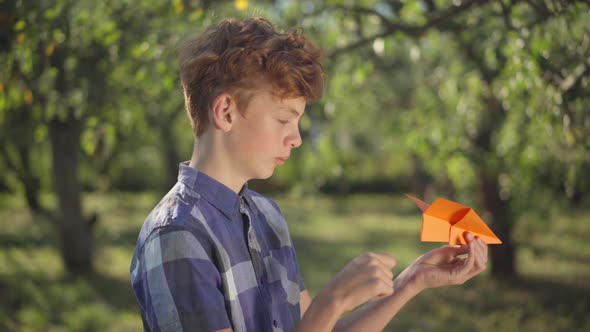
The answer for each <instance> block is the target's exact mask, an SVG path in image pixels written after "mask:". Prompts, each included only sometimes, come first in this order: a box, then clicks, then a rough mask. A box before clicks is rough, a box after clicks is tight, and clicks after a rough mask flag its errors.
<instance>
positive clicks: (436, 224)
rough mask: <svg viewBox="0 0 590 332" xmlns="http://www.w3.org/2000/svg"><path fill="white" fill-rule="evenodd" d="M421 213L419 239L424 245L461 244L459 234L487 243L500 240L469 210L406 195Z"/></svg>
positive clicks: (455, 204)
mask: <svg viewBox="0 0 590 332" xmlns="http://www.w3.org/2000/svg"><path fill="white" fill-rule="evenodd" d="M406 196H408V197H409V198H410V199H411V200H412V201H414V203H415V204H416V205H417V206H418V207H419V208H420V209H421V210H422V212H423V213H422V229H421V232H420V240H422V241H425V242H447V241H448V242H449V244H465V239H463V233H464V232H465V231H469V232H470V233H472V234H473V235H474V236H477V237H479V238H481V239H482V240H483V241H484V242H485V243H487V244H499V243H502V241H501V240H500V239H499V238H498V237H497V236H496V234H494V232H492V231H491V230H490V229H489V228H488V226H487V225H486V224H485V223H484V221H483V220H481V218H480V217H479V216H478V215H477V213H476V212H475V211H474V210H473V209H471V208H470V207H468V206H466V205H463V204H460V203H457V202H453V201H450V200H447V199H444V198H439V199H437V200H436V201H434V203H432V204H431V205H429V204H428V203H426V202H424V201H422V200H420V199H418V198H416V197H414V196H411V195H408V194H406Z"/></svg>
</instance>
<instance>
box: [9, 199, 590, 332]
mask: <svg viewBox="0 0 590 332" xmlns="http://www.w3.org/2000/svg"><path fill="white" fill-rule="evenodd" d="M45 198H49V197H45ZM85 198H86V202H87V205H88V207H89V208H90V209H94V210H98V211H101V212H102V213H103V217H102V221H101V222H100V223H99V224H97V226H96V227H97V229H96V232H95V239H96V241H97V247H96V256H97V260H96V267H97V272H96V273H95V274H93V275H90V276H81V277H74V276H71V275H69V274H68V273H67V272H66V271H65V269H64V266H63V263H62V261H61V260H60V257H59V255H60V254H59V242H58V239H57V237H55V236H52V235H51V234H52V233H51V232H49V227H50V226H49V225H48V224H39V223H38V222H37V220H35V219H34V218H31V216H30V215H29V214H28V213H27V212H26V208H25V203H24V201H23V200H22V199H19V198H18V197H15V196H10V195H1V196H0V227H1V228H2V229H3V232H2V233H1V234H0V260H2V262H4V264H2V266H0V291H1V292H0V294H2V296H1V297H0V330H2V331H9V332H11V331H136V330H140V329H141V318H140V316H139V313H138V309H137V304H136V301H135V298H134V295H133V292H132V290H131V285H130V283H129V276H128V275H129V263H130V260H131V255H132V253H133V248H134V246H135V242H136V239H137V235H138V233H139V229H140V227H141V223H142V222H143V220H144V219H145V217H146V215H147V212H148V211H149V210H150V209H151V208H152V207H153V206H154V204H156V203H157V201H158V200H159V199H160V196H159V194H151V193H142V194H126V193H110V194H107V195H102V194H92V195H87V196H86V197H85ZM274 198H275V199H276V200H277V202H278V203H279V205H280V206H281V208H282V209H283V212H284V213H285V214H286V217H287V220H288V222H289V226H290V230H291V235H292V238H293V240H294V242H295V246H296V250H297V257H298V260H299V263H300V269H301V272H302V274H303V278H304V281H305V284H306V287H307V288H308V289H309V291H310V292H311V294H312V295H314V294H317V292H318V291H319V289H320V288H322V287H323V286H325V285H326V283H327V282H328V281H329V280H330V279H331V278H332V277H333V276H334V274H335V273H337V272H338V271H339V270H340V269H341V268H342V267H343V266H344V265H345V264H346V263H347V262H348V261H349V260H350V259H351V258H352V257H354V256H356V255H358V254H360V253H362V252H365V251H377V252H390V253H392V254H393V255H394V256H395V257H396V259H397V262H398V263H397V266H396V267H395V269H394V272H395V273H396V274H398V273H399V272H400V271H401V269H403V268H404V267H405V266H407V265H408V264H409V263H410V262H411V261H412V260H413V259H415V258H416V257H417V256H418V255H420V254H421V253H423V252H425V251H427V250H429V249H431V248H434V247H437V246H438V245H439V244H436V243H421V242H419V231H420V214H419V210H418V209H416V207H415V206H413V205H412V202H411V201H409V200H408V199H407V198H405V196H402V195H395V196H390V195H364V196H363V195H355V196H340V197H337V198H334V197H328V196H320V197H314V198H311V197H308V198H303V199H298V198H294V197H292V196H277V197H274ZM540 203H541V204H549V203H551V205H552V206H553V208H552V210H551V212H550V213H549V214H547V215H545V216H541V215H539V214H538V213H537V212H536V211H529V212H528V213H526V214H524V215H523V216H522V218H521V220H520V222H519V223H518V225H519V226H518V227H517V228H516V229H515V237H516V238H517V239H518V240H519V242H520V243H522V247H521V249H519V251H518V256H519V257H520V258H521V259H520V266H519V269H520V270H521V271H522V272H523V273H522V274H523V279H522V280H515V281H511V282H507V283H502V282H496V281H493V280H492V279H490V278H489V276H487V275H484V276H480V277H477V278H476V279H474V280H472V281H470V282H468V283H467V284H465V285H462V286H456V287H447V288H441V289H436V290H429V291H426V292H424V293H422V294H420V295H419V296H418V297H416V298H415V299H413V300H412V301H411V302H410V303H409V304H408V305H407V306H406V307H405V308H404V309H403V310H402V311H401V312H400V313H399V314H398V315H397V317H396V318H395V319H394V321H393V322H392V323H391V324H390V326H389V327H388V328H387V330H386V331H399V330H415V331H447V330H448V329H449V326H452V327H453V329H454V330H456V331H492V330H501V331H539V330H544V331H575V330H586V329H587V328H588V327H590V320H589V319H588V316H587V312H588V309H589V306H590V302H588V301H589V299H590V296H589V295H590V289H589V288H588V283H587V282H586V281H587V279H588V277H590V264H589V263H588V262H590V247H589V244H588V241H586V238H587V237H588V235H589V234H590V228H589V225H588V224H587V223H582V222H580V220H588V218H589V217H590V211H589V210H588V209H570V208H569V207H568V206H567V205H561V204H558V203H556V202H554V201H551V196H549V195H548V196H545V199H544V200H543V201H541V202H540ZM48 204H49V205H51V204H52V203H51V202H48ZM541 217H544V218H549V219H551V220H553V222H552V223H551V224H547V225H545V226H539V225H538V223H537V220H538V218H541ZM48 234H49V235H48Z"/></svg>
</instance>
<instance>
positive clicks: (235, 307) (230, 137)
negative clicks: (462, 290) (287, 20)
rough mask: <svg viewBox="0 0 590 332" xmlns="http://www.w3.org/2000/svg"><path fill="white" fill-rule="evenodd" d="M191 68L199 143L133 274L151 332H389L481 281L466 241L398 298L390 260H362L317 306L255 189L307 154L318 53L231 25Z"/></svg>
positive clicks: (198, 46) (270, 208) (405, 275)
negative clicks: (428, 294)
mask: <svg viewBox="0 0 590 332" xmlns="http://www.w3.org/2000/svg"><path fill="white" fill-rule="evenodd" d="M180 62H181V65H180V74H181V82H182V87H183V91H184V95H185V102H186V109H187V111H188V114H189V116H190V119H191V123H192V127H193V131H194V135H195V137H196V140H195V145H194V150H193V155H192V158H191V160H190V163H182V164H181V165H180V171H179V175H178V182H177V184H176V185H175V186H174V187H173V188H172V189H171V191H170V192H169V193H168V194H167V195H166V196H164V198H163V199H162V200H161V201H160V203H159V204H158V205H157V206H156V207H155V208H154V209H153V210H152V212H151V213H150V214H149V216H148V217H147V219H146V221H145V223H144V225H143V227H142V229H141V232H140V234H139V239H138V242H137V247H136V250H135V253H134V256H133V260H132V263H131V281H132V285H133V290H134V291H135V295H136V297H137V300H138V303H139V307H140V311H141V317H142V320H143V325H144V329H145V330H146V331H215V330H222V331H232V330H233V331H293V330H297V331H332V330H334V329H336V330H351V331H379V330H381V329H383V328H384V327H385V325H386V324H387V323H388V322H389V321H390V320H391V319H392V318H393V317H394V316H395V314H396V313H397V312H398V311H399V310H400V309H401V307H402V306H403V305H404V304H405V303H406V302H407V301H409V300H410V299H411V298H412V297H414V296H415V295H417V294H418V293H419V292H421V291H422V290H423V289H426V288H432V287H439V286H445V285H451V284H462V283H463V282H465V281H466V280H468V279H470V278H471V277H473V276H475V275H477V274H479V273H480V272H481V271H483V270H484V268H485V264H486V260H487V247H486V245H485V244H484V243H483V242H482V241H481V240H479V239H474V238H473V236H471V235H470V234H466V235H465V238H466V240H467V243H468V244H467V245H464V246H459V247H454V246H445V247H442V248H439V249H435V250H433V251H430V252H428V253H427V254H425V255H423V256H421V257H420V258H418V259H417V260H416V261H415V262H414V263H412V264H411V265H410V266H409V267H408V268H406V269H405V270H404V271H403V272H402V273H401V274H400V275H399V276H397V277H396V278H395V286H394V281H393V277H394V276H393V274H392V272H391V269H392V268H393V267H394V265H395V259H394V258H393V257H392V256H391V255H389V254H384V253H366V254H363V255H360V256H359V257H357V258H355V259H353V260H352V261H351V262H350V263H349V264H348V265H346V266H345V267H344V269H343V270H342V271H341V272H339V273H338V274H337V275H336V276H335V277H334V279H333V280H332V281H330V283H329V284H328V285H327V286H326V287H325V288H324V289H322V290H321V291H320V292H319V294H318V295H317V296H316V297H315V298H314V299H313V300H312V299H311V297H310V295H309V294H308V292H307V290H306V289H305V286H304V283H303V280H301V276H300V273H299V268H298V264H297V259H296V256H295V250H294V248H293V245H292V243H291V238H290V236H289V232H288V228H287V223H286V221H285V218H284V216H283V214H282V213H281V211H280V210H279V208H278V206H277V205H276V203H275V202H274V201H272V200H270V199H268V198H266V197H264V196H261V195H260V194H258V193H256V192H254V191H252V190H250V189H249V188H248V187H247V181H248V180H250V179H265V178H268V177H270V176H271V175H272V174H273V172H274V169H275V167H277V166H280V165H282V164H284V163H285V162H286V161H287V159H288V158H289V155H290V153H291V150H292V149H294V148H297V147H298V146H299V145H300V144H301V136H300V134H299V129H298V122H299V119H300V118H301V116H303V113H304V109H305V105H306V103H308V102H311V101H314V100H317V99H318V98H319V97H320V95H321V92H322V89H323V80H324V76H323V75H324V74H323V69H322V66H321V64H320V53H319V51H318V49H317V48H316V47H315V46H313V45H312V44H311V43H310V42H309V41H308V40H306V39H305V37H304V36H303V35H302V34H301V33H300V32H297V31H291V32H287V33H280V32H277V31H275V29H274V28H273V26H272V25H271V23H270V22H268V21H266V20H265V19H261V18H252V19H247V20H243V21H240V20H234V19H226V20H222V21H221V22H219V23H218V24H216V25H214V26H212V27H210V28H209V29H208V30H207V31H206V32H205V33H204V34H203V35H201V36H200V37H198V38H196V39H195V40H192V41H191V42H189V43H188V44H187V45H186V47H185V48H184V49H183V50H182V52H181V54H180ZM463 254H467V258H460V257H458V256H459V255H463ZM364 303H366V304H365V305H364V306H360V305H361V304H364ZM359 306H360V307H359ZM349 311H351V312H350V313H349V314H348V315H346V316H345V317H344V318H340V317H341V316H342V314H343V313H345V312H349Z"/></svg>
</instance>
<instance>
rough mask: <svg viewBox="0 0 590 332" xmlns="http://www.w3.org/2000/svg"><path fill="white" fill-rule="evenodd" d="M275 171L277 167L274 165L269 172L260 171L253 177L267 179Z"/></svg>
mask: <svg viewBox="0 0 590 332" xmlns="http://www.w3.org/2000/svg"><path fill="white" fill-rule="evenodd" d="M274 172H275V169H274V167H273V168H272V169H271V170H269V171H267V172H260V173H258V174H256V176H254V177H253V178H252V179H254V180H266V179H269V178H270V177H271V176H272V175H273V174H274Z"/></svg>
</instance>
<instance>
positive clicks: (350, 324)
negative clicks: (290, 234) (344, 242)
mask: <svg viewBox="0 0 590 332" xmlns="http://www.w3.org/2000/svg"><path fill="white" fill-rule="evenodd" d="M465 239H466V240H467V242H468V245H464V246H460V247H454V246H444V247H441V248H438V249H435V250H432V251H430V252H428V253H426V254H424V255H423V256H421V257H419V258H418V259H416V261H414V262H413V263H412V264H411V265H410V266H409V267H408V268H406V269H405V270H404V271H403V272H402V273H401V274H400V275H399V276H398V277H397V278H396V279H395V287H393V286H392V287H391V288H392V289H391V291H392V292H393V294H391V293H390V294H389V295H386V296H385V297H383V296H381V298H379V295H377V296H373V297H372V298H369V299H368V300H372V301H370V302H369V303H367V304H366V305H364V306H362V307H359V308H357V309H356V310H354V311H353V312H351V313H349V314H348V315H346V316H345V317H344V318H342V319H340V320H338V318H339V317H340V316H341V314H342V313H344V312H346V311H347V310H343V307H342V305H341V303H342V302H345V301H343V299H342V298H338V297H333V296H332V297H331V296H330V295H329V294H341V293H342V292H341V291H338V290H337V289H336V290H335V289H333V288H334V286H336V287H338V285H337V284H336V285H334V283H333V282H332V283H330V284H329V285H328V286H327V287H326V289H324V290H322V291H321V292H320V294H318V296H317V297H316V298H315V299H314V300H313V301H311V298H310V296H309V294H308V293H307V291H303V292H301V300H300V304H301V312H302V315H303V317H302V320H301V322H300V324H299V325H298V326H297V328H298V329H297V330H298V331H305V330H306V328H311V327H314V329H313V330H314V331H332V330H336V331H381V330H383V328H384V327H385V326H386V325H387V324H388V323H389V322H390V321H391V319H393V317H394V316H395V315H396V314H397V313H398V312H399V311H400V310H401V308H402V307H403V306H404V305H405V304H406V303H407V302H408V301H410V300H411V299H412V298H413V297H414V296H416V295H417V294H419V293H420V292H421V291H422V290H424V289H427V288H434V287H441V286H447V285H454V284H462V283H464V282H465V281H467V280H469V279H471V278H472V277H474V276H476V275H477V274H479V273H481V272H482V271H483V270H484V269H485V265H486V262H487V246H486V245H485V243H483V241H481V240H479V239H477V240H476V239H474V238H473V236H472V235H471V234H466V235H465ZM463 254H468V258H466V259H462V258H458V257H457V256H459V255H463ZM359 268H360V267H359ZM345 270H346V269H345ZM343 272H344V271H343ZM361 272H362V271H360V270H359V271H358V273H361ZM341 274H342V272H341ZM337 277H338V276H337ZM331 288H332V289H331ZM394 289H395V291H393V290H394ZM349 303H350V302H349ZM361 303H364V301H363V302H358V299H357V302H356V304H357V305H358V304H361Z"/></svg>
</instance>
